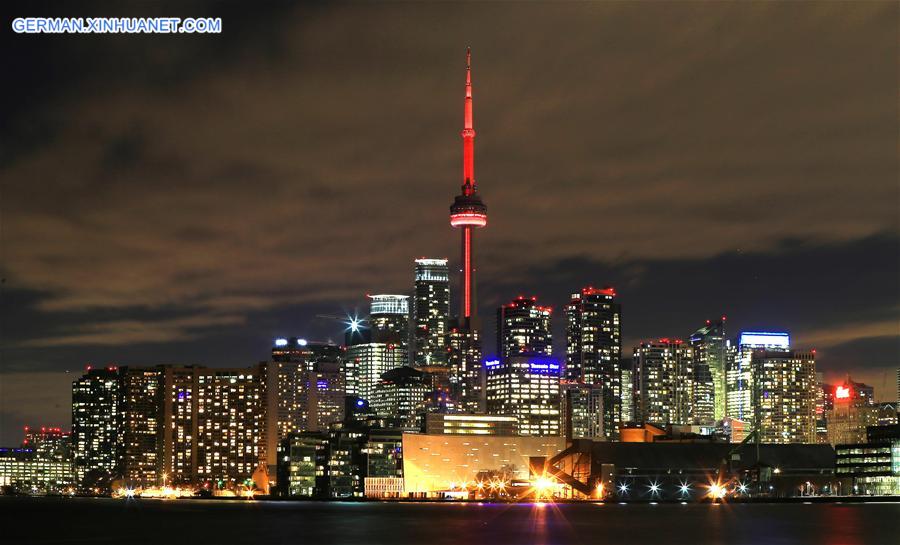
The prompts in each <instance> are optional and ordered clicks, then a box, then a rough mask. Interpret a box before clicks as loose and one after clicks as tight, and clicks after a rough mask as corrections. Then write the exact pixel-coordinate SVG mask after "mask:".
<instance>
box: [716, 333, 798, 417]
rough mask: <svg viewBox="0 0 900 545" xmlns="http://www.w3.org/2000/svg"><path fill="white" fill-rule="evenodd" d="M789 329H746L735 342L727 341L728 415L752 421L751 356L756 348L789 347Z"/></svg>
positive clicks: (752, 378)
mask: <svg viewBox="0 0 900 545" xmlns="http://www.w3.org/2000/svg"><path fill="white" fill-rule="evenodd" d="M790 346H791V340H790V336H789V335H788V334H787V333H780V332H776V333H771V332H751V331H747V332H743V333H741V334H740V336H739V337H738V340H737V342H736V343H735V344H734V348H733V350H732V349H731V345H726V354H727V355H726V363H727V368H726V372H725V377H726V383H727V388H726V394H725V396H726V406H725V412H726V416H728V417H731V418H736V419H738V420H742V421H744V422H752V421H753V384H754V376H753V372H752V369H753V368H752V366H751V360H752V356H753V352H754V351H756V350H760V349H762V350H782V351H786V350H790Z"/></svg>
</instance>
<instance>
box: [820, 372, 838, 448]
mask: <svg viewBox="0 0 900 545" xmlns="http://www.w3.org/2000/svg"><path fill="white" fill-rule="evenodd" d="M816 380H817V381H818V383H819V384H818V388H817V389H816V443H827V442H828V413H829V412H831V410H832V409H834V385H832V384H828V383H826V382H825V381H824V376H823V373H821V372H817V373H816Z"/></svg>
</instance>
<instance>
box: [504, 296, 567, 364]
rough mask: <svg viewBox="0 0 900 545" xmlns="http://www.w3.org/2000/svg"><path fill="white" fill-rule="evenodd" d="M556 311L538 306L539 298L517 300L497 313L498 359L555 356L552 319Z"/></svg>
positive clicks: (520, 297) (520, 298) (517, 298)
mask: <svg viewBox="0 0 900 545" xmlns="http://www.w3.org/2000/svg"><path fill="white" fill-rule="evenodd" d="M552 312H553V309H551V308H550V307H542V306H539V305H538V304H537V298H536V297H522V296H519V297H516V298H515V299H513V300H512V302H510V303H507V304H505V305H503V306H501V307H500V308H498V309H497V356H498V357H499V358H500V359H501V360H503V359H505V358H508V357H510V356H517V355H525V356H533V355H545V356H552V355H553V335H552V333H551V331H550V316H551V314H552Z"/></svg>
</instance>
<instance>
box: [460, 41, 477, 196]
mask: <svg viewBox="0 0 900 545" xmlns="http://www.w3.org/2000/svg"><path fill="white" fill-rule="evenodd" d="M462 137H463V186H462V188H463V194H464V195H471V194H472V193H474V192H475V189H476V188H475V128H474V126H473V119H472V49H471V48H469V47H467V48H466V103H465V120H464V123H463V130H462Z"/></svg>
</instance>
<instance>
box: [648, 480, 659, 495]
mask: <svg viewBox="0 0 900 545" xmlns="http://www.w3.org/2000/svg"><path fill="white" fill-rule="evenodd" d="M657 494H659V483H658V482H656V481H652V482H651V483H650V495H651V496H655V495H657Z"/></svg>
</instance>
